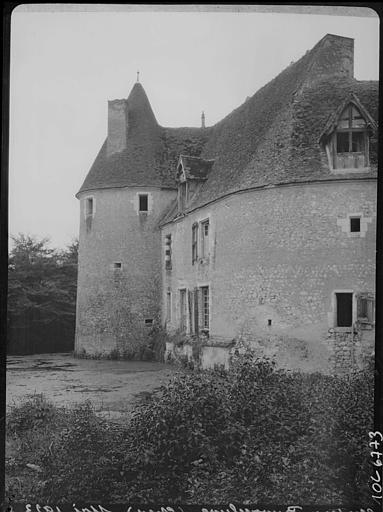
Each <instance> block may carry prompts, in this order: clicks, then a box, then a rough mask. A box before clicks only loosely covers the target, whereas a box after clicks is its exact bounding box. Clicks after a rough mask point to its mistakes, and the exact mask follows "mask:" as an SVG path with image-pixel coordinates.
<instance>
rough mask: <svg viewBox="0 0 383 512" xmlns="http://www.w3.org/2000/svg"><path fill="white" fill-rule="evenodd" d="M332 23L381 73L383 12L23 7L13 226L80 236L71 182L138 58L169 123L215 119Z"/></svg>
mask: <svg viewBox="0 0 383 512" xmlns="http://www.w3.org/2000/svg"><path fill="white" fill-rule="evenodd" d="M64 7H65V6H64V5H61V6H60V8H61V9H63V8H64ZM109 7H111V6H108V8H109ZM185 7H186V6H183V8H185ZM77 8H78V7H77ZM104 8H106V6H104ZM364 11H365V10H364ZM338 12H339V9H338ZM370 13H371V11H370ZM327 33H332V34H338V35H342V36H347V37H352V38H354V39H355V77H356V78H357V79H360V80H377V79H378V77H379V73H378V60H379V19H378V17H355V16H330V15H312V14H311V15H309V14H292V13H289V14H279V13H260V12H253V13H249V12H246V13H245V12H241V13H238V12H235V13H234V12H223V13H222V12H221V13H217V12H182V13H181V12H153V11H152V12H150V10H149V11H148V12H21V11H17V10H16V11H15V12H14V13H13V16H12V25H11V104H10V108H11V112H10V148H9V149H10V166H9V204H10V210H9V223H10V226H9V229H10V234H13V235H16V234H17V233H20V232H22V233H29V234H32V235H37V236H50V238H51V240H52V245H53V246H57V247H63V246H65V245H66V244H68V243H70V242H71V241H72V240H73V238H74V237H76V236H77V234H78V221H79V219H78V215H79V213H78V201H77V199H75V198H74V194H75V193H76V192H77V191H78V189H79V188H80V186H81V184H82V181H83V180H84V178H85V176H86V174H87V172H88V170H89V168H90V166H91V165H92V163H93V160H94V159H95V157H96V154H97V152H98V151H99V149H100V147H101V144H102V143H103V141H104V139H105V137H106V127H107V100H108V99H115V98H126V97H127V96H128V95H129V92H130V90H131V88H132V87H133V85H134V82H135V80H136V71H137V70H140V81H141V83H142V85H143V86H144V88H145V90H146V93H147V95H148V97H149V100H150V102H151V105H152V108H153V110H154V113H155V115H156V117H157V121H158V122H159V123H160V124H161V125H163V126H199V125H200V117H201V111H202V110H204V111H205V114H206V124H207V125H212V124H214V123H216V122H217V121H219V120H220V119H222V118H223V117H224V116H225V115H227V114H228V113H230V112H231V111H232V110H233V109H234V108H236V107H238V106H239V105H240V104H241V103H243V101H244V100H245V98H246V97H247V96H252V95H253V94H254V93H255V92H256V91H257V90H258V89H259V88H260V87H261V86H263V85H264V84H266V83H267V82H269V81H270V80H271V79H272V78H274V77H275V76H276V75H277V74H278V73H280V72H281V71H282V70H283V69H284V68H285V67H287V66H288V65H289V64H290V62H291V61H296V60H298V59H299V58H300V57H301V56H302V55H303V54H304V53H305V52H306V51H307V50H309V49H311V48H312V47H313V46H314V45H315V44H316V43H317V42H318V41H319V40H320V39H321V38H322V37H323V36H324V35H325V34H327Z"/></svg>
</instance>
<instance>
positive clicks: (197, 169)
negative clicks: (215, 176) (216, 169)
mask: <svg viewBox="0 0 383 512" xmlns="http://www.w3.org/2000/svg"><path fill="white" fill-rule="evenodd" d="M213 164H214V160H205V159H204V158H201V157H197V156H190V155H180V161H179V165H181V166H182V168H183V170H184V172H185V177H186V178H187V179H192V180H193V179H197V180H201V179H202V180H204V179H206V178H207V176H208V173H209V171H210V169H211V168H212V167H213Z"/></svg>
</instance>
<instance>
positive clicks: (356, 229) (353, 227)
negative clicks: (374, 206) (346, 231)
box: [350, 217, 360, 233]
mask: <svg viewBox="0 0 383 512" xmlns="http://www.w3.org/2000/svg"><path fill="white" fill-rule="evenodd" d="M350 232H351V233H360V217H350Z"/></svg>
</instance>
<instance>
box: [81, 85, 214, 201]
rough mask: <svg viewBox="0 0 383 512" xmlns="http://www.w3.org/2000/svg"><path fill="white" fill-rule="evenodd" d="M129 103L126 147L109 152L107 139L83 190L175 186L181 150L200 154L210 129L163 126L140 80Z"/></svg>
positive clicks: (128, 100) (129, 98)
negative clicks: (156, 117) (158, 121)
mask: <svg viewBox="0 0 383 512" xmlns="http://www.w3.org/2000/svg"><path fill="white" fill-rule="evenodd" d="M126 103H127V112H128V133H127V137H126V148H125V149H124V150H123V151H120V152H115V153H112V154H108V151H107V140H105V142H104V144H103V146H102V147H101V150H100V151H99V153H98V155H97V157H96V159H95V161H94V163H93V165H92V167H91V169H90V171H89V172H88V175H87V177H86V178H85V181H84V183H83V185H82V187H81V189H80V191H79V193H80V192H84V191H86V190H94V189H102V188H113V187H126V186H161V187H170V188H175V187H176V183H175V171H176V165H177V162H178V158H179V155H180V153H182V152H187V153H188V154H190V155H195V156H198V155H200V153H201V149H202V147H203V145H204V143H205V142H206V140H207V138H208V136H209V133H210V130H209V129H202V128H163V127H161V126H160V125H158V123H157V121H156V119H155V117H154V114H153V111H152V108H151V106H150V103H149V100H148V98H147V96H146V93H145V91H144V88H143V87H142V85H141V84H140V83H136V84H135V85H134V87H133V89H132V91H131V93H130V95H129V97H128V99H127V102H126Z"/></svg>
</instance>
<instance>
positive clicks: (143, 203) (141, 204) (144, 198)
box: [138, 194, 148, 213]
mask: <svg viewBox="0 0 383 512" xmlns="http://www.w3.org/2000/svg"><path fill="white" fill-rule="evenodd" d="M138 211H139V212H140V213H147V212H148V194H139V195H138Z"/></svg>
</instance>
